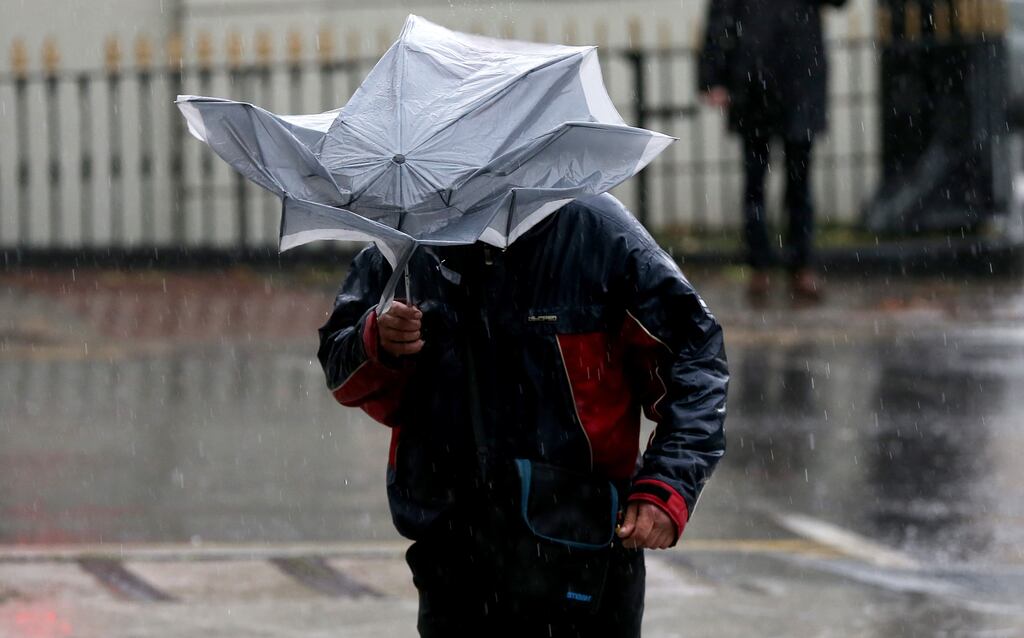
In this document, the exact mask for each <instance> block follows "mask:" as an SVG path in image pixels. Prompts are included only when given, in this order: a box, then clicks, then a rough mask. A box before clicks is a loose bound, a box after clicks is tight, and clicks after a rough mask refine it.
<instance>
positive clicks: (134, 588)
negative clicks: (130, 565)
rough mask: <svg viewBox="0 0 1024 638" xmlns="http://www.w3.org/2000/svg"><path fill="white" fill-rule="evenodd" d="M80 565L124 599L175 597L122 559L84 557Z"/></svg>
mask: <svg viewBox="0 0 1024 638" xmlns="http://www.w3.org/2000/svg"><path fill="white" fill-rule="evenodd" d="M78 565H79V566H80V567H81V568H82V569H83V570H84V571H86V572H87V573H89V574H91V575H92V576H93V577H94V578H95V579H96V580H97V581H99V583H100V584H101V585H103V587H104V588H105V589H106V590H107V591H109V592H110V593H112V594H114V595H115V596H116V597H118V598H120V599H122V600H131V601H137V602H171V601H173V600H174V598H173V597H172V596H170V595H168V594H166V593H164V592H162V591H160V590H159V589H157V588H156V587H154V586H152V585H150V584H149V583H147V582H146V581H144V580H142V579H141V578H139V577H138V576H137V575H135V574H134V573H132V572H130V571H128V569H127V568H125V566H124V565H123V564H121V561H118V560H113V559H110V558H83V559H80V560H79V561H78Z"/></svg>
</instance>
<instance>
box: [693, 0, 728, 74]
mask: <svg viewBox="0 0 1024 638" xmlns="http://www.w3.org/2000/svg"><path fill="white" fill-rule="evenodd" d="M733 2H734V0H710V2H709V3H708V16H707V22H706V26H705V30H704V46H703V47H702V49H701V52H700V58H699V60H698V65H697V89H698V90H699V91H707V90H709V89H711V88H712V87H716V86H725V87H728V86H729V64H730V56H731V54H732V51H733V50H734V49H735V47H736V23H735V20H736V18H735V16H734V15H732V14H733V8H732V5H733Z"/></svg>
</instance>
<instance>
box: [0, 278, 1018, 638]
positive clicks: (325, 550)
mask: <svg viewBox="0 0 1024 638" xmlns="http://www.w3.org/2000/svg"><path fill="white" fill-rule="evenodd" d="M690 274H691V277H692V278H693V279H694V281H695V283H696V284H697V286H698V288H699V289H700V290H701V292H702V293H703V294H704V296H705V297H706V299H707V301H708V303H709V305H710V306H711V308H712V309H713V310H714V311H715V313H716V314H717V315H718V316H719V319H720V320H721V321H722V322H723V324H724V325H725V327H726V338H727V347H728V351H729V358H730V364H731V368H732V372H733V378H734V381H733V385H732V389H731V395H730V406H729V407H730V415H729V420H728V425H727V427H728V432H729V452H728V454H727V456H726V459H725V461H724V462H723V464H722V465H721V466H720V469H719V470H718V473H717V474H716V476H715V478H714V479H713V480H712V482H711V484H710V485H709V487H708V489H707V491H706V494H705V496H704V498H703V499H702V501H701V505H700V508H699V509H698V511H697V513H696V514H695V516H694V519H693V521H692V522H691V525H690V526H689V527H688V528H687V533H686V537H685V540H684V541H683V542H682V543H681V544H680V546H679V547H677V548H675V549H673V550H671V551H668V552H661V553H656V554H648V556H649V570H650V572H651V579H650V583H649V585H650V592H649V595H648V607H647V614H646V618H647V621H646V622H647V625H646V634H645V635H653V636H674V635H679V636H683V635H685V636H693V635H722V634H723V633H724V634H725V635H754V634H756V635H780V636H782V635H866V636H868V635H870V636H891V635H935V634H945V635H963V634H968V635H970V634H983V635H996V636H1002V635H1006V636H1014V635H1024V610H1022V609H1021V607H1020V604H1019V601H1020V600H1021V599H1022V598H1024V489H1021V486H1022V485H1024V464H1022V463H1021V461H1020V460H1019V458H1020V452H1021V451H1022V450H1024V423H1022V421H1024V417H1022V416H1021V415H1022V414H1024V357H1022V356H1021V355H1022V354H1024V286H1022V284H1021V283H1020V282H1016V281H991V282H990V281H979V280H972V281H961V280H925V281H921V280H918V281H913V280H903V279H897V280H885V279H878V280H872V281H870V282H868V281H861V280H849V279H848V280H842V281H833V282H830V283H831V286H830V288H829V297H828V300H827V302H826V303H825V304H823V305H822V306H819V307H794V305H793V303H792V302H791V300H790V299H788V297H787V295H786V294H785V291H784V290H779V291H777V292H776V294H775V295H774V296H773V298H772V299H771V300H770V301H769V302H768V303H767V304H766V305H765V306H764V307H759V308H751V307H749V306H748V305H747V304H746V303H745V302H744V300H743V298H742V286H741V285H740V281H739V280H737V279H734V278H733V277H732V276H730V274H729V273H720V272H717V273H716V272H710V273H704V272H701V273H690ZM338 276H339V277H340V275H338ZM334 278H335V276H334V275H328V274H323V273H291V274H288V275H283V274H280V273H275V274H272V275H267V274H260V273H254V272H251V271H245V270H240V271H232V272H225V273H207V274H188V273H153V272H150V273H138V274H132V273H127V274H124V273H116V272H88V271H85V272H83V271H77V272H72V271H61V272H48V273H28V272H21V273H8V274H4V275H2V276H0V485H2V486H3V489H0V635H7V634H10V635H15V636H17V635H37V636H50V635H52V636H64V635H69V636H70V635H75V636H77V635H86V636H88V635H99V634H100V633H102V632H100V630H99V628H101V627H104V626H106V627H113V626H117V627H123V628H124V630H125V632H126V633H125V635H154V636H170V635H196V633H195V632H197V631H202V632H204V633H206V634H207V635H224V636H230V635H242V634H244V635H278V636H280V635H292V634H294V635H304V636H305V635H346V636H347V635H359V636H363V635H366V636H370V635H384V634H387V635H391V636H394V635H412V634H413V632H412V626H413V621H412V618H413V617H414V615H415V602H414V599H413V597H412V592H411V590H410V589H409V584H408V582H406V581H407V580H408V576H407V572H406V570H405V568H404V565H403V564H402V562H401V551H402V549H403V547H404V543H403V541H402V540H401V539H400V538H399V537H398V536H397V535H396V534H395V532H394V531H393V530H392V528H391V523H390V519H389V516H388V512H387V505H386V502H385V497H384V488H383V486H384V480H383V479H384V477H383V468H384V461H385V458H386V448H387V436H386V432H385V431H384V430H383V428H382V426H380V425H377V424H375V423H373V422H371V421H369V420H368V419H366V418H365V417H363V416H362V414H361V413H359V412H356V411H352V410H347V409H344V408H342V407H340V406H337V405H336V404H335V403H333V400H332V399H331V397H330V396H329V394H328V393H327V392H326V389H325V388H324V385H323V379H322V375H321V373H320V370H319V366H318V364H317V363H316V362H315V359H314V353H315V343H316V341H315V329H316V327H317V326H318V325H319V323H320V322H321V321H322V319H323V318H324V317H325V313H326V311H327V309H328V306H329V304H330V299H331V297H332V295H333V287H334V285H333V283H329V282H330V281H331V280H333V279H334ZM112 548H116V549H112ZM289 561H292V562H289ZM296 561H298V562H296ZM147 588H149V589H147ZM150 590H152V591H150ZM126 592H127V593H126ZM140 592H141V593H140ZM147 592H148V593H147ZM153 592H156V594H154V593H153ZM332 592H333V593H332ZM160 595H166V596H167V597H168V598H169V599H172V600H173V602H164V603H160V602H158V600H159V596H160ZM150 599H152V600H150ZM183 607H184V608H187V609H188V610H189V611H188V612H187V613H186V612H184V611H183ZM175 610H176V611H175ZM225 610H227V611H225ZM231 610H234V611H231ZM170 619H175V622H176V623H178V625H177V626H176V628H175V629H171V628H170V627H169V626H168V623H169V622H170ZM12 628H13V629H12ZM339 628H344V629H343V630H342V629H339ZM5 632H6V633H5ZM18 632H20V633H18ZM32 632H35V633H32ZM190 632H191V633H190ZM108 635H109V634H108Z"/></svg>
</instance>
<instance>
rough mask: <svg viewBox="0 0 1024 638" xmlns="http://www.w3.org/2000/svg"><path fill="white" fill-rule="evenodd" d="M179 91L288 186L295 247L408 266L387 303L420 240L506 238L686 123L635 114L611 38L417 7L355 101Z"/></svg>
mask: <svg viewBox="0 0 1024 638" xmlns="http://www.w3.org/2000/svg"><path fill="white" fill-rule="evenodd" d="M177 103H178V107H179V108H180V109H181V111H182V113H183V114H184V116H185V118H186V119H187V121H188V125H189V130H190V131H191V133H192V134H193V135H194V136H195V137H197V138H199V139H200V140H202V141H204V142H206V143H207V144H208V145H209V146H210V147H211V148H212V149H213V150H214V151H215V152H216V153H217V154H218V155H220V156H221V157H222V158H223V159H224V160H226V161H227V162H228V163H229V164H231V166H232V167H234V168H235V169H236V170H238V171H239V172H240V173H242V174H243V175H244V176H245V177H247V178H248V179H250V180H252V181H253V182H255V183H257V184H259V185H260V186H262V187H263V188H266V189H267V190H269V191H271V192H273V193H275V194H277V195H278V196H279V197H281V199H282V201H283V209H282V217H281V238H280V239H281V243H280V247H281V250H282V251H284V250H288V249H289V248H293V247H295V246H299V245H301V244H305V243H308V242H311V241H315V240H321V239H333V240H357V241H373V242H375V243H376V244H377V246H378V247H379V248H380V249H381V252H382V253H383V254H384V256H385V257H386V258H387V260H388V261H389V262H390V264H391V266H392V268H393V269H394V275H393V276H392V278H391V281H390V282H389V283H388V286H387V288H386V289H385V291H384V294H383V296H382V298H381V308H382V309H383V307H385V306H387V305H388V304H389V303H390V300H391V299H392V298H393V296H394V291H395V288H396V285H397V282H398V280H399V274H400V271H401V270H403V269H404V268H405V266H406V265H407V264H408V261H409V258H410V257H411V256H412V253H413V251H414V250H415V249H416V246H417V245H420V244H426V245H445V244H470V243H473V242H476V241H478V240H479V241H484V242H487V243H489V244H492V245H494V246H497V247H499V248H505V247H507V246H508V245H509V244H510V243H512V242H513V241H515V240H516V238H518V237H519V236H521V235H522V234H523V233H525V232H526V231H527V230H529V229H530V228H531V227H533V226H534V225H535V224H536V223H537V222H539V221H541V220H542V219H543V218H544V217H546V216H547V215H550V214H551V213H552V212H554V211H555V210H557V209H558V208H560V207H561V206H563V205H565V204H566V203H568V202H570V201H572V200H573V199H575V198H577V197H581V196H585V195H596V194H599V193H603V192H605V191H608V190H610V189H612V188H613V187H615V186H616V185H618V184H619V183H621V182H622V181H624V180H626V179H628V178H629V177H631V176H633V175H634V174H636V173H637V172H638V171H640V170H641V169H642V168H643V167H644V166H646V165H647V164H648V163H649V162H650V161H651V160H652V159H654V157H655V156H656V155H657V154H658V153H660V152H661V151H662V150H664V149H665V148H666V147H667V146H668V145H669V144H670V143H671V142H672V141H673V139H674V138H671V137H669V136H666V135H662V134H660V133H655V132H652V131H648V130H645V129H639V128H634V127H630V126H627V125H626V124H625V123H624V122H623V120H622V118H621V117H620V116H619V114H618V112H617V111H616V110H615V107H614V106H613V105H612V102H611V99H610V98H609V96H608V92H607V90H606V89H605V87H604V83H603V81H602V79H601V71H600V67H599V65H598V59H597V52H596V48H595V47H571V46H560V45H550V44H534V43H526V42H516V41H510V40H498V39H493V38H485V37H480V36H475V35H469V34H465V33H458V32H455V31H450V30H448V29H445V28H443V27H440V26H438V25H436V24H433V23H431V22H429V21H427V20H424V19H423V18H420V17H417V16H409V18H408V20H407V21H406V23H405V26H404V28H403V29H402V33H401V35H400V36H399V38H398V41H397V42H395V44H394V45H392V46H391V48H390V49H388V51H387V53H385V54H384V57H383V58H381V60H380V61H379V62H378V63H377V64H376V66H374V68H373V70H372V71H371V72H370V74H369V75H368V76H367V77H366V79H365V80H364V81H363V83H362V85H361V86H360V87H359V89H358V90H357V91H356V92H355V94H354V95H353V96H352V98H351V99H350V100H349V102H348V103H347V104H346V105H345V106H344V107H342V108H341V109H338V110H334V111H328V112H326V113H321V114H317V115H291V116H289V115H275V114H273V113H270V112H269V111H266V110H264V109H261V108H259V107H257V106H253V105H252V104H247V103H243V102H234V101H230V100H222V99H217V98H207V97H197V96H179V97H178V100H177Z"/></svg>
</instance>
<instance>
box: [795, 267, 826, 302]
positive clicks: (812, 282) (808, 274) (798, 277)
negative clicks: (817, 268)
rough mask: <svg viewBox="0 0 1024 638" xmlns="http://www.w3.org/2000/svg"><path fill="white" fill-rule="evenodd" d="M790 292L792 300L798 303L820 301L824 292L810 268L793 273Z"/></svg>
mask: <svg viewBox="0 0 1024 638" xmlns="http://www.w3.org/2000/svg"><path fill="white" fill-rule="evenodd" d="M790 290H791V292H792V294H793V298H794V299H797V300H800V301H821V299H822V296H823V292H824V291H823V290H822V285H821V281H820V280H819V279H818V276H817V275H816V274H815V273H814V271H813V270H811V269H810V268H801V269H800V270H797V271H796V272H794V273H793V275H792V278H791V279H790Z"/></svg>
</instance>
